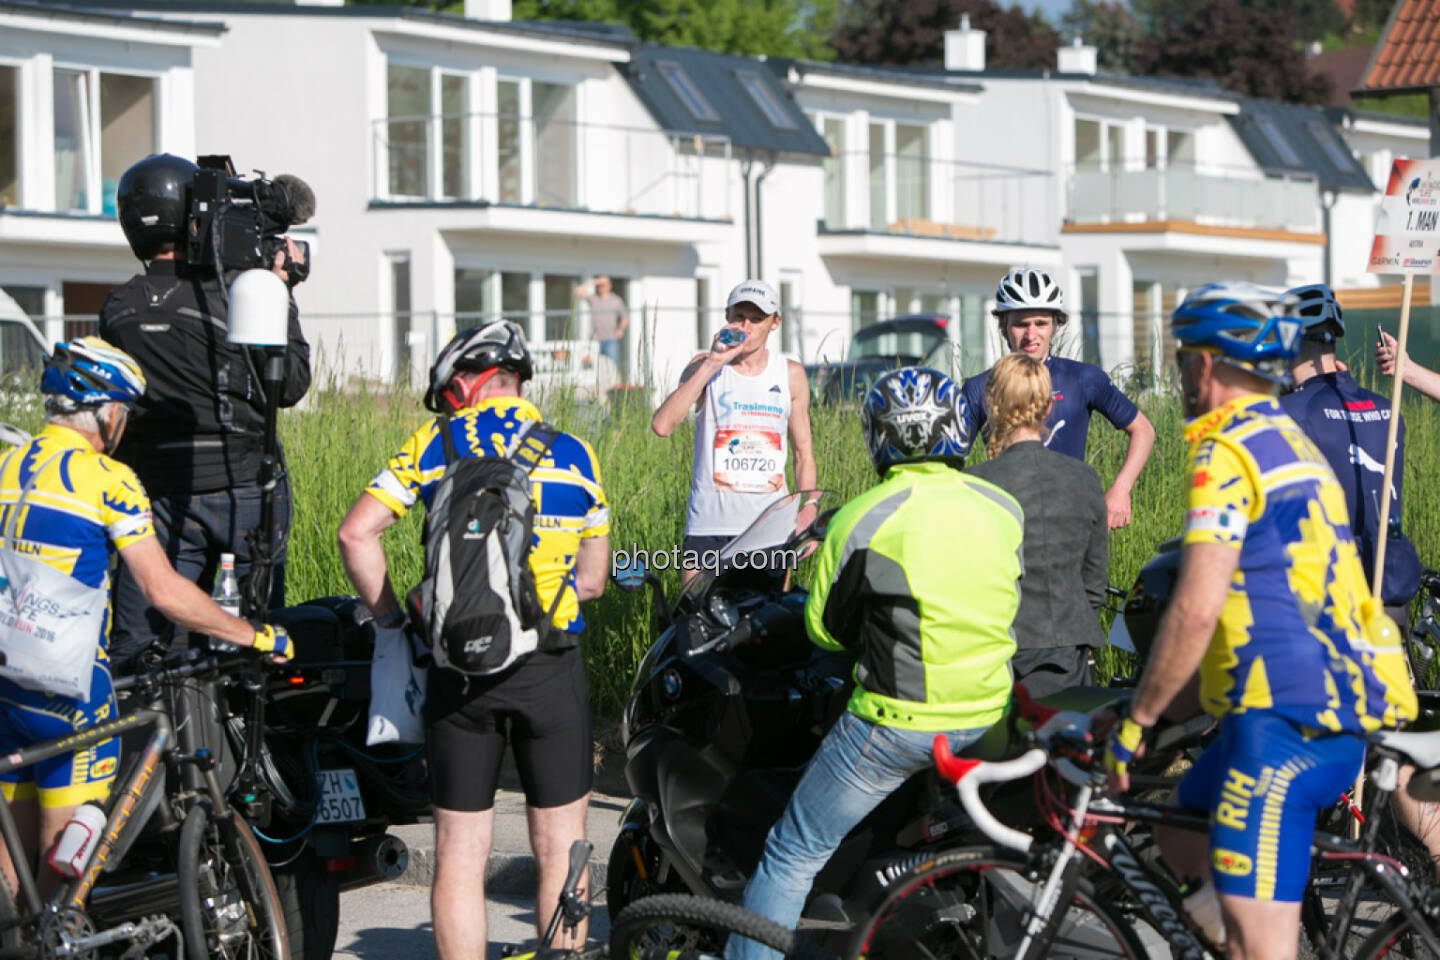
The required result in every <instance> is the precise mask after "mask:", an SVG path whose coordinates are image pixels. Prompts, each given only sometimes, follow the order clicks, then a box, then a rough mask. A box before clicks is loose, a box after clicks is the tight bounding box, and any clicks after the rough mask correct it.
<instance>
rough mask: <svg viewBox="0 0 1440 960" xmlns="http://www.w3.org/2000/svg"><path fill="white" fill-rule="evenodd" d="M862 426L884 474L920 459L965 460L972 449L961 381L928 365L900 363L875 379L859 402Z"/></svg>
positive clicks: (874, 456) (872, 459)
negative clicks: (898, 465)
mask: <svg viewBox="0 0 1440 960" xmlns="http://www.w3.org/2000/svg"><path fill="white" fill-rule="evenodd" d="M860 429H861V430H862V431H864V435H865V446H866V448H867V449H868V450H869V451H870V461H871V462H872V463H873V464H874V465H875V471H876V472H877V473H880V474H882V475H883V474H884V473H885V471H886V470H888V469H890V467H892V466H894V465H895V464H897V463H906V462H910V461H916V460H954V461H956V462H957V464H958V463H963V462H964V460H965V455H966V454H967V453H969V452H970V435H969V433H968V432H967V429H966V426H965V398H964V397H963V396H962V395H961V393H960V387H959V386H958V385H957V384H956V383H955V381H954V380H951V379H950V378H949V377H947V376H945V374H943V373H941V372H940V371H938V370H931V369H930V368H928V367H901V368H900V369H899V370H892V371H891V372H889V373H887V374H885V375H884V376H882V377H881V378H880V379H878V380H876V381H875V384H874V386H872V387H871V388H870V392H869V393H867V394H866V395H865V402H864V404H863V405H862V406H861V408H860Z"/></svg>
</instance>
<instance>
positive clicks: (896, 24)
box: [831, 0, 1060, 69]
mask: <svg viewBox="0 0 1440 960" xmlns="http://www.w3.org/2000/svg"><path fill="white" fill-rule="evenodd" d="M961 14H969V15H970V25H971V26H972V27H974V28H975V29H977V30H984V31H985V64H986V66H987V67H992V68H998V69H1005V68H1019V69H1033V68H1039V67H1052V68H1053V67H1054V66H1055V49H1056V47H1058V46H1059V45H1060V37H1059V35H1058V34H1057V33H1056V32H1055V28H1054V27H1052V26H1050V24H1049V23H1048V22H1047V21H1046V20H1045V17H1044V16H1043V15H1042V14H1040V13H1039V12H1038V11H1037V12H1036V13H1033V14H1026V13H1025V12H1024V11H1022V10H1021V9H1020V8H1019V7H1018V6H1015V7H1011V8H1010V9H1009V10H1002V9H1000V7H999V6H998V5H997V4H995V3H994V2H993V0H858V2H856V3H855V4H854V7H853V11H852V16H850V17H848V18H846V20H845V21H844V22H842V23H841V24H840V25H839V26H838V27H837V28H836V30H835V33H834V35H833V37H832V40H831V44H832V46H833V47H834V48H835V55H836V57H837V58H838V59H840V60H846V61H850V62H852V63H888V64H902V65H904V64H939V63H943V62H944V56H945V31H947V30H954V29H955V28H956V27H957V26H958V25H959V23H960V16H961Z"/></svg>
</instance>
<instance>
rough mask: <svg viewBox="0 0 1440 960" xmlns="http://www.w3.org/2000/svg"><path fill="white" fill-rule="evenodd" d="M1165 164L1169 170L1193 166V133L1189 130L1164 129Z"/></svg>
mask: <svg viewBox="0 0 1440 960" xmlns="http://www.w3.org/2000/svg"><path fill="white" fill-rule="evenodd" d="M1165 166H1166V167H1168V168H1170V169H1171V170H1174V169H1176V168H1177V167H1178V168H1181V169H1193V168H1194V166H1195V134H1194V133H1192V132H1191V131H1189V130H1166V131H1165Z"/></svg>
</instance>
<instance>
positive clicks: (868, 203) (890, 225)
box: [825, 151, 1058, 243]
mask: <svg viewBox="0 0 1440 960" xmlns="http://www.w3.org/2000/svg"><path fill="white" fill-rule="evenodd" d="M1053 183H1054V180H1053V179H1052V176H1051V174H1050V173H1049V172H1048V171H1044V170H1027V169H1022V168H1018V167H1004V166H994V165H988V164H978V163H970V162H967V161H960V160H937V159H934V158H931V157H924V156H916V155H913V154H888V153H887V154H881V153H872V152H869V151H856V152H849V153H842V154H839V155H838V156H835V157H831V158H830V159H828V160H826V161H825V229H826V230H829V231H832V232H835V231H853V230H865V231H871V232H879V233H895V234H903V235H908V236H923V237H937V238H944V239H951V240H974V241H988V242H994V243H1054V242H1055V225H1056V223H1057V220H1058V218H1056V216H1055V213H1054V207H1055V202H1056V201H1055V198H1054V195H1053Z"/></svg>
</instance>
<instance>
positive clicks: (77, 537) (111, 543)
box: [0, 337, 291, 890]
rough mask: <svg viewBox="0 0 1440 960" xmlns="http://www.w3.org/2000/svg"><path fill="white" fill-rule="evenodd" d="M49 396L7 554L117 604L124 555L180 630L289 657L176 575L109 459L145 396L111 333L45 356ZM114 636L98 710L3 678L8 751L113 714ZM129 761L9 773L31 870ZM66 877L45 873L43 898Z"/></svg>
mask: <svg viewBox="0 0 1440 960" xmlns="http://www.w3.org/2000/svg"><path fill="white" fill-rule="evenodd" d="M40 390H41V393H42V394H43V395H44V400H45V412H46V425H45V427H44V428H43V429H42V430H41V431H40V433H39V434H37V435H36V436H35V437H34V438H32V439H31V440H30V441H29V442H28V443H25V444H23V445H22V446H20V447H18V448H16V449H14V450H12V451H10V452H9V453H8V454H6V455H4V456H3V457H0V530H3V531H4V532H5V536H4V538H3V539H0V551H9V552H12V553H14V554H18V555H22V556H28V557H32V558H38V559H39V560H40V561H41V562H43V563H44V564H46V565H47V566H49V567H52V568H54V569H55V570H58V571H60V572H61V573H64V574H66V575H68V576H69V577H71V578H73V579H74V580H77V581H79V582H80V583H81V584H83V585H85V586H86V587H90V588H93V589H94V590H96V591H101V592H103V593H104V594H105V595H106V597H108V596H109V592H110V585H111V572H112V565H113V561H114V559H115V557H116V555H118V556H119V557H120V559H122V560H123V561H124V562H125V563H126V564H127V565H129V566H130V568H131V569H132V571H133V572H134V573H135V575H136V577H137V579H138V580H139V582H140V584H141V586H142V588H143V589H144V591H145V594H146V597H147V599H149V601H150V602H151V603H152V604H154V606H155V607H156V608H158V609H160V610H162V611H163V612H164V613H165V615H166V616H167V617H169V618H170V619H172V620H173V621H174V622H175V623H177V624H180V625H181V626H184V627H187V628H189V629H192V630H198V631H203V632H205V633H208V634H210V635H212V636H214V637H217V638H218V639H221V640H226V641H229V642H231V643H236V644H239V645H242V646H254V647H255V648H256V649H257V650H261V651H267V652H270V653H271V654H272V655H275V656H279V657H282V658H288V657H289V655H290V650H291V646H290V641H289V638H288V636H287V635H286V634H285V632H284V630H283V629H280V628H274V627H268V626H260V625H256V624H251V623H249V622H247V621H245V620H241V619H239V618H238V617H232V616H230V615H229V614H227V613H225V612H224V611H223V610H221V609H220V608H219V607H218V606H216V605H215V603H214V602H213V601H212V600H211V599H210V598H209V597H207V596H206V595H205V594H204V593H203V592H202V591H201V590H200V589H199V588H197V587H196V586H195V585H194V584H192V583H190V582H189V581H188V580H185V579H184V578H182V577H181V576H179V574H177V573H175V571H174V570H173V569H172V568H171V567H170V563H169V561H168V560H167V559H166V556H165V553H164V551H163V550H162V549H161V548H160V546H159V541H157V540H156V539H155V530H154V526H153V525H152V523H151V515H150V501H149V499H148V498H147V497H146V496H145V490H144V488H143V487H141V485H140V482H139V481H138V480H137V479H136V478H135V474H134V473H133V472H132V471H131V470H130V468H129V467H127V466H125V465H124V464H122V463H120V462H119V461H118V460H113V459H111V458H110V456H109V454H110V452H111V451H113V450H114V449H115V445H116V443H118V442H119V440H120V437H121V436H122V435H123V434H124V432H125V425H126V422H127V418H128V414H129V407H130V405H131V404H132V403H134V402H135V400H137V399H138V398H139V397H140V395H141V394H142V393H143V392H144V390H145V378H144V375H143V374H142V373H141V371H140V368H139V366H137V365H136V363H135V361H134V360H133V359H132V358H131V357H130V356H129V355H128V354H126V353H124V352H123V351H120V350H117V349H115V348H114V347H112V346H110V345H109V344H108V343H106V342H105V341H104V340H101V339H100V338H99V337H84V338H82V339H79V340H75V341H73V342H71V343H61V344H57V345H56V347H55V351H54V353H53V354H52V355H51V356H49V357H47V358H46V360H45V372H44V375H43V377H42V380H41V385H40ZM17 562H18V560H17ZM7 586H8V584H6V583H4V582H0V613H5V614H7V616H4V617H0V635H3V636H4V637H5V642H6V643H7V644H24V643H25V642H26V641H27V640H28V639H29V637H28V636H27V635H26V633H25V632H24V631H22V630H15V632H13V633H10V634H8V635H6V631H9V630H12V629H13V628H12V626H11V624H18V623H19V621H21V620H22V619H23V610H22V608H20V607H19V606H18V605H17V598H16V597H14V596H13V593H14V591H13V590H9V589H7ZM8 614H14V615H15V616H14V617H13V618H12V617H11V616H8ZM109 630H110V623H109V611H108V609H107V610H106V613H105V616H104V619H103V621H102V622H101V626H100V629H99V633H98V635H97V636H96V638H95V643H96V646H95V664H94V668H93V672H92V674H91V683H90V696H89V698H88V699H87V700H79V699H76V698H73V697H66V696H60V695H57V694H54V693H51V692H47V690H45V689H44V685H43V684H42V683H41V682H39V681H38V680H37V679H36V678H34V677H27V676H24V675H23V672H22V671H20V670H18V669H12V670H9V671H7V672H6V674H5V676H0V753H8V752H11V751H14V750H18V749H22V748H25V747H28V746H30V745H32V744H35V743H39V742H42V741H45V740H50V739H55V738H58V737H63V736H67V735H69V734H71V733H75V732H77V731H79V730H83V729H85V728H88V727H91V726H93V725H95V724H99V723H103V722H105V721H106V720H109V719H113V718H114V714H115V694H114V691H113V689H112V686H111V680H110V668H109V662H108V659H107V651H106V647H107V644H108V640H109ZM30 642H33V641H30ZM119 751H120V747H119V741H118V740H114V739H111V740H107V741H105V742H104V743H101V744H99V745H96V746H94V747H90V748H88V749H85V750H80V751H74V752H71V753H67V754H61V755H60V756H58V757H55V758H53V759H51V760H46V761H42V762H40V763H38V764H35V765H33V766H31V767H26V768H23V769H20V770H17V771H14V772H12V773H9V774H5V775H3V776H0V788H3V790H4V794H5V797H6V799H7V800H8V801H10V803H11V804H12V812H13V813H14V815H15V819H16V822H17V824H18V825H19V828H20V833H21V839H22V840H23V841H24V843H25V845H26V849H27V852H28V853H30V854H31V859H32V860H33V859H34V852H35V851H36V850H38V849H43V848H47V847H48V846H49V845H50V844H51V843H53V842H54V839H55V838H56V836H57V834H58V833H59V832H60V831H61V830H62V829H63V828H64V825H65V823H66V822H67V821H68V820H69V819H70V815H71V813H72V811H73V810H74V808H75V807H76V806H77V805H78V804H81V803H84V802H86V801H88V800H103V799H104V798H105V796H106V795H107V794H108V793H109V790H110V786H111V784H112V782H113V781H114V779H115V768H116V764H117V763H118V758H119ZM0 861H3V864H4V869H5V873H6V879H7V881H8V882H9V883H10V884H11V888H12V889H14V887H15V877H14V872H13V870H12V868H11V865H10V862H9V858H8V855H7V854H6V852H5V850H4V848H3V847H0ZM56 879H57V877H56V876H55V875H54V874H53V873H52V872H51V871H48V870H46V871H44V872H43V873H42V874H41V876H40V884H41V888H42V890H44V889H48V888H49V887H50V886H51V885H53V883H54V882H55V881H56Z"/></svg>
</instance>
